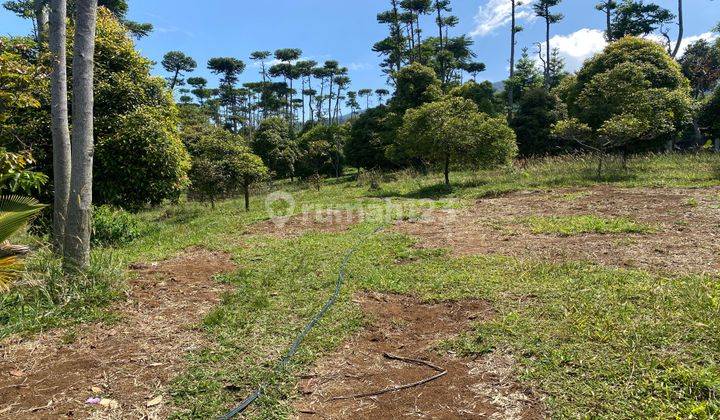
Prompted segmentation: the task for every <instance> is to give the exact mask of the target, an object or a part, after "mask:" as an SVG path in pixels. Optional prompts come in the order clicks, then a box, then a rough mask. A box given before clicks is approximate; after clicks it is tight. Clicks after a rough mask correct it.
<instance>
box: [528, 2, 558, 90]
mask: <svg viewBox="0 0 720 420" xmlns="http://www.w3.org/2000/svg"><path fill="white" fill-rule="evenodd" d="M561 1H562V0H539V1H538V2H537V3H535V4H533V10H534V11H535V15H536V16H538V17H541V18H543V19H545V61H544V64H545V73H544V74H545V80H544V83H545V90H550V25H552V24H553V23H557V22H560V21H561V20H562V19H563V17H564V16H563V15H562V14H561V13H552V12H551V11H550V8H551V7H555V6H557V5H558V4H560V2H561Z"/></svg>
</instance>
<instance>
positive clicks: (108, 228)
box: [92, 205, 143, 246]
mask: <svg viewBox="0 0 720 420" xmlns="http://www.w3.org/2000/svg"><path fill="white" fill-rule="evenodd" d="M142 233H143V227H142V223H141V222H140V220H139V219H138V218H137V217H136V216H134V215H132V214H130V213H128V212H126V211H125V210H122V209H118V208H116V207H112V206H109V205H103V206H98V207H95V208H94V209H93V218H92V244H93V245H95V246H117V245H124V244H127V243H129V242H132V241H133V240H135V239H137V238H139V237H140V236H141V235H142Z"/></svg>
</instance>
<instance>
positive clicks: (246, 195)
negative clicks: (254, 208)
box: [243, 177, 250, 211]
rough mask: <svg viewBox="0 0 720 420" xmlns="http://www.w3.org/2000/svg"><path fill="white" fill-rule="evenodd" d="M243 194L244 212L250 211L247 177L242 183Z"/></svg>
mask: <svg viewBox="0 0 720 420" xmlns="http://www.w3.org/2000/svg"><path fill="white" fill-rule="evenodd" d="M243 192H244V193H245V211H250V180H249V179H248V178H247V177H245V181H244V182H243Z"/></svg>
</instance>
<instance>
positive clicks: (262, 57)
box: [250, 51, 271, 83]
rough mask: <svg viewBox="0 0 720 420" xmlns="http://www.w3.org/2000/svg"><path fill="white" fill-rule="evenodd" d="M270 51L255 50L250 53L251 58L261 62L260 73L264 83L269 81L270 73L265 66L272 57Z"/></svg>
mask: <svg viewBox="0 0 720 420" xmlns="http://www.w3.org/2000/svg"><path fill="white" fill-rule="evenodd" d="M270 55H271V53H270V51H255V52H253V53H252V54H250V59H251V60H252V61H255V62H257V63H260V75H261V76H262V81H263V83H265V82H267V78H268V73H267V68H266V67H265V62H266V61H267V59H268V58H270Z"/></svg>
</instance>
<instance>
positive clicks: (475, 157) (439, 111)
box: [398, 97, 517, 186]
mask: <svg viewBox="0 0 720 420" xmlns="http://www.w3.org/2000/svg"><path fill="white" fill-rule="evenodd" d="M504 120H505V118H504V117H496V118H493V117H489V116H488V115H486V114H484V113H481V112H478V111H477V106H475V104H474V103H473V102H472V101H470V100H467V99H464V98H453V97H451V98H446V99H443V100H440V101H436V102H431V103H428V104H425V105H422V106H421V107H419V108H416V109H410V110H408V111H407V112H406V113H405V117H404V118H403V124H402V127H401V128H400V132H399V137H398V141H399V144H400V147H401V148H403V149H404V150H406V151H407V152H408V154H409V155H410V156H415V157H418V158H421V159H424V160H427V161H430V162H433V163H439V164H442V165H443V171H444V174H445V185H446V186H449V185H450V165H451V164H452V163H454V162H458V163H466V164H471V165H474V166H477V167H485V168H489V167H495V166H499V165H503V164H507V163H509V162H510V161H511V160H512V159H513V157H514V156H515V154H516V153H517V146H516V145H515V134H514V133H513V131H512V130H511V129H510V127H508V126H507V123H506V122H505V121H504Z"/></svg>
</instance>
